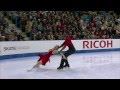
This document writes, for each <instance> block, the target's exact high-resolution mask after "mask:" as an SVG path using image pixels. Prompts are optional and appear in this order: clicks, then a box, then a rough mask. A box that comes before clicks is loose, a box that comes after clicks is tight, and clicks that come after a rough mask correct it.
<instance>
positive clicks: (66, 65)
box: [63, 60, 70, 68]
mask: <svg viewBox="0 0 120 90" xmlns="http://www.w3.org/2000/svg"><path fill="white" fill-rule="evenodd" d="M64 62H65V65H64V66H63V67H64V68H66V67H70V65H69V63H68V61H67V60H65V61H64Z"/></svg>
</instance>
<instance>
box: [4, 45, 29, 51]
mask: <svg viewBox="0 0 120 90" xmlns="http://www.w3.org/2000/svg"><path fill="white" fill-rule="evenodd" d="M23 49H30V47H29V46H13V47H4V51H8V50H23Z"/></svg>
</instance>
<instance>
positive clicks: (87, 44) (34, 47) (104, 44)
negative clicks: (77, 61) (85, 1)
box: [0, 39, 120, 56]
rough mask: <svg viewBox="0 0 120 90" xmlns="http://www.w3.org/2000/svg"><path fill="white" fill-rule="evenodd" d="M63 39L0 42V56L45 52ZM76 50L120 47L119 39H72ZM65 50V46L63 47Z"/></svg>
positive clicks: (59, 43)
mask: <svg viewBox="0 0 120 90" xmlns="http://www.w3.org/2000/svg"><path fill="white" fill-rule="evenodd" d="M63 42H64V40H55V41H11V42H10V41H9V42H7V41H6V42H0V56H3V55H13V54H23V53H37V52H47V51H48V50H49V49H51V48H53V47H54V46H55V45H61V44H62V43H63ZM72 42H73V44H74V46H75V48H76V50H94V49H95V50H96V49H114V48H120V39H92V40H72ZM65 50H67V48H66V49H65Z"/></svg>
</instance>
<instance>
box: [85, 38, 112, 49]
mask: <svg viewBox="0 0 120 90" xmlns="http://www.w3.org/2000/svg"><path fill="white" fill-rule="evenodd" d="M109 47H113V41H112V40H111V41H109V40H107V41H106V40H101V41H97V40H96V41H83V48H84V49H85V48H109Z"/></svg>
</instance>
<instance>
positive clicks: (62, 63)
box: [57, 59, 64, 70]
mask: <svg viewBox="0 0 120 90" xmlns="http://www.w3.org/2000/svg"><path fill="white" fill-rule="evenodd" d="M63 65H64V60H63V59H62V60H61V63H60V66H59V67H58V68H57V69H58V70H60V69H63Z"/></svg>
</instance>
